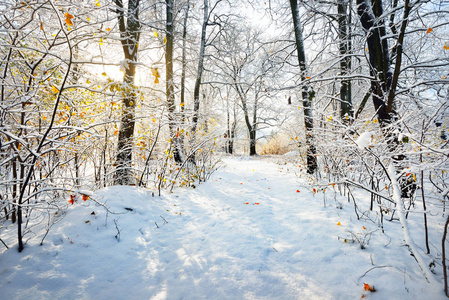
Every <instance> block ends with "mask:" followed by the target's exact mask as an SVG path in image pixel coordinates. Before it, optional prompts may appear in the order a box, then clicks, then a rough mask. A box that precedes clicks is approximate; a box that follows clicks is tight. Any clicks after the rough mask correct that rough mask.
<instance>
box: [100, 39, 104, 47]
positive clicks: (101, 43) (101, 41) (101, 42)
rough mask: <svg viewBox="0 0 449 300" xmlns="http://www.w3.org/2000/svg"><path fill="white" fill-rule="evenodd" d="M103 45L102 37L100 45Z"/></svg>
mask: <svg viewBox="0 0 449 300" xmlns="http://www.w3.org/2000/svg"><path fill="white" fill-rule="evenodd" d="M101 45H103V38H100V46H101Z"/></svg>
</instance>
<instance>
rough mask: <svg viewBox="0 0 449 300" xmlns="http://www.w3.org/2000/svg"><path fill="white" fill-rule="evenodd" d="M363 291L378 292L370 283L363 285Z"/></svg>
mask: <svg viewBox="0 0 449 300" xmlns="http://www.w3.org/2000/svg"><path fill="white" fill-rule="evenodd" d="M363 289H364V290H365V291H370V292H375V291H376V289H375V288H374V286H370V285H369V284H368V283H363Z"/></svg>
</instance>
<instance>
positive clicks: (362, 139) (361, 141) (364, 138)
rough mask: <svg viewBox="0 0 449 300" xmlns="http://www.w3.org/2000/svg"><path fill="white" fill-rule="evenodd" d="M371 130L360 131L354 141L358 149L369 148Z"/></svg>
mask: <svg viewBox="0 0 449 300" xmlns="http://www.w3.org/2000/svg"><path fill="white" fill-rule="evenodd" d="M372 135H373V133H372V132H370V131H368V132H364V133H362V134H361V135H360V136H359V137H358V138H357V140H356V141H355V142H356V144H357V146H358V147H359V149H360V150H364V149H365V148H369V144H370V143H371V136H372Z"/></svg>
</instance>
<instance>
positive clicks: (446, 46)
mask: <svg viewBox="0 0 449 300" xmlns="http://www.w3.org/2000/svg"><path fill="white" fill-rule="evenodd" d="M443 48H444V50H449V46H448V45H447V42H446V43H444V46H443Z"/></svg>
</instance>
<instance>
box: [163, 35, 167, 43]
mask: <svg viewBox="0 0 449 300" xmlns="http://www.w3.org/2000/svg"><path fill="white" fill-rule="evenodd" d="M164 44H167V37H166V36H165V37H164Z"/></svg>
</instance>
